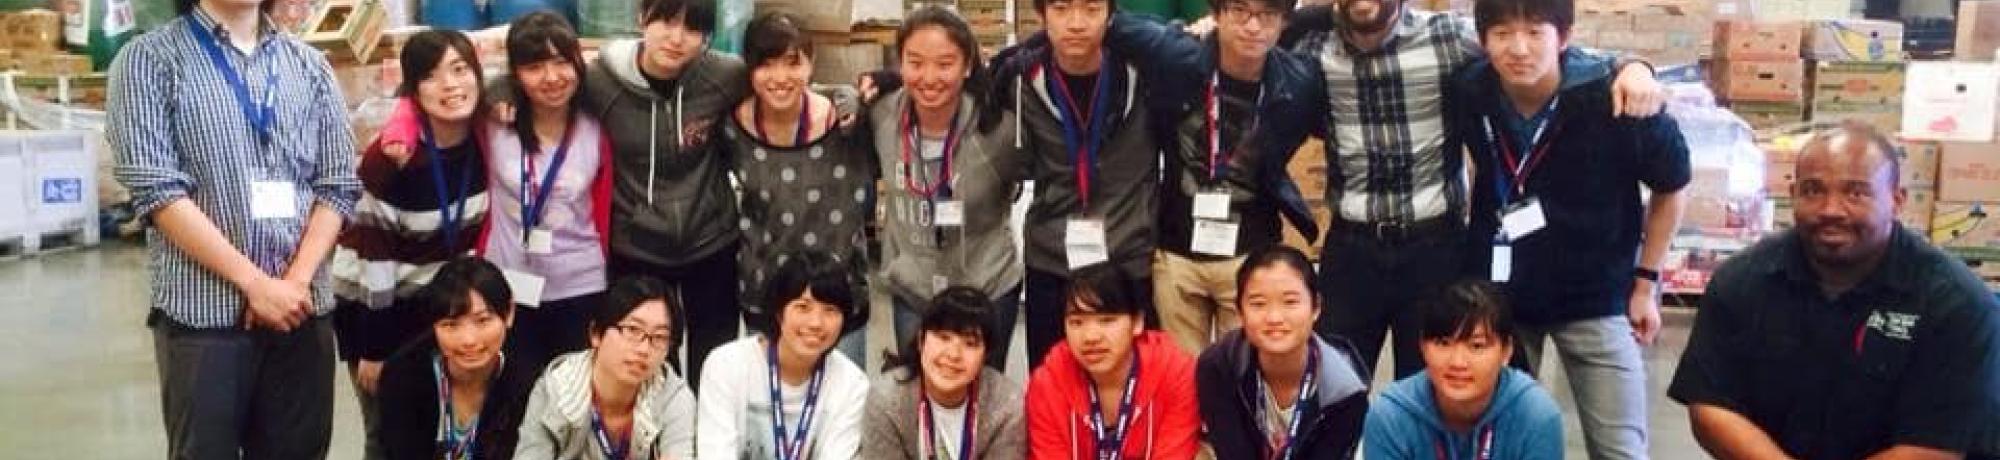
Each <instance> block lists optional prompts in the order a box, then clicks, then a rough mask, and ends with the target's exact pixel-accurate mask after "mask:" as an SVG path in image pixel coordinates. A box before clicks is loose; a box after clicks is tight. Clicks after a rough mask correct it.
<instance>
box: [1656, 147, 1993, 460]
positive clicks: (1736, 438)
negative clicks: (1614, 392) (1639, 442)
mask: <svg viewBox="0 0 2000 460" xmlns="http://www.w3.org/2000/svg"><path fill="white" fill-rule="evenodd" d="M1895 151H1896V150H1895V147H1894V146H1892V145H1890V144H1889V141H1888V139H1886V138H1885V137H1883V136H1882V135H1881V134H1879V133H1877V132H1876V131H1875V130H1874V129H1873V128H1870V127H1867V126H1865V125H1859V124H1848V125H1844V126H1841V127H1839V128H1837V129H1833V130H1831V131H1828V132H1826V133H1823V134H1821V135H1819V136H1818V137H1815V138H1813V140H1812V141H1811V142H1808V143H1807V144H1806V146H1805V148H1804V149H1803V150H1802V151H1801V152H1800V155H1799V162H1798V170H1797V177H1798V181H1797V182H1796V183H1795V184H1794V185H1793V186H1792V191H1793V193H1794V195H1793V196H1795V197H1797V198H1796V199H1797V200H1798V201H1797V207H1796V208H1795V210H1794V211H1793V212H1794V214H1795V217H1796V218H1797V219H1798V223H1799V225H1798V227H1797V228H1795V229H1793V230H1791V231H1788V232H1785V233H1782V234H1779V235H1776V236H1773V237H1771V238H1767V239H1765V240H1764V241H1763V242H1761V243H1758V244H1757V245H1756V246H1754V247H1751V248H1750V249H1749V250H1748V251H1745V252H1744V253H1743V254H1740V255H1738V256H1736V257H1735V258H1732V259H1730V261H1729V262H1728V263H1726V264H1724V265H1723V266H1722V268H1721V269H1719V270H1717V271H1716V274H1715V278H1714V280H1713V281H1710V282H1709V285H1708V293H1707V297H1706V301H1705V302H1703V304H1702V306H1701V312H1700V314H1699V315H1697V316H1696V317H1695V325H1694V335H1693V337H1692V338H1690V339H1689V340H1688V347H1687V352H1686V354H1684V355H1683V356H1682V357H1681V363H1680V369H1679V370H1678V371H1677V372H1676V373H1675V374H1674V382H1673V385H1672V387H1670V388H1668V390H1667V394H1668V396H1671V397H1673V398H1674V400H1675V401H1679V402H1681V403H1683V404H1687V406H1688V415H1689V418H1690V419H1692V425H1693V427H1694V434H1695V439H1696V440H1699V441H1700V442H1701V445H1702V447H1703V448H1704V449H1707V450H1708V452H1709V453H1710V454H1711V455H1714V456H1716V457H1721V458H1780V457H1795V458H1862V457H1869V458H1960V457H1961V456H1963V455H1965V454H1966V453H1968V452H1980V451H1989V452H1990V451H1992V450H1993V449H1994V448H1995V447H2000V446H1995V445H1994V443H1995V438H1996V435H2000V433H1996V432H1994V431H1993V429H1994V427H1996V426H2000V311H1996V309H2000V305H1996V303H1995V302H1994V298H1993V296H1992V294H1991V293H1990V292H1988V291H1987V290H1986V288H1985V286H1983V285H1982V284H1981V283H1980V281H1979V278H1977V277H1975V276H1973V274H1972V273H1971V272H1970V271H1968V270H1966V268H1965V266H1964V264H1962V263H1960V262H1959V261H1957V260H1955V259H1953V258H1951V257H1949V256H1946V255H1945V254H1944V253H1942V252H1939V251H1938V250H1937V249H1936V248H1934V247H1932V246H1930V245H1929V244H1926V243H1925V241H1924V238H1923V236H1921V235H1918V234H1916V233H1914V232H1911V231H1910V230H1908V229H1906V228H1904V227H1903V226H1901V225H1900V224H1897V223H1896V221H1895V216H1896V213H1897V212H1899V211H1900V210H1901V208H1902V207H1903V203H1904V201H1905V200H1906V199H1907V195H1906V194H1905V192H1904V191H1903V190H1902V188H1901V187H1900V184H1898V183H1897V182H1898V181H1897V178H1898V177H1900V176H1899V175H1898V172H1899V171H1898V168H1899V166H1898V164H1897V160H1896V158H1895V155H1896V153H1895Z"/></svg>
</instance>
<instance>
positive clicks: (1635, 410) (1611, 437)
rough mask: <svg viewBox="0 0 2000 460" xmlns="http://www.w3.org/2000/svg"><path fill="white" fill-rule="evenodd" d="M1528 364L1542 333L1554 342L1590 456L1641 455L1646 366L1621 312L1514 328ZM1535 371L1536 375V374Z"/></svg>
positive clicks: (1535, 359)
mask: <svg viewBox="0 0 2000 460" xmlns="http://www.w3.org/2000/svg"><path fill="white" fill-rule="evenodd" d="M1516 332H1517V335H1518V336H1519V338H1520V341H1519V342H1520V344H1521V347H1522V351H1524V352H1525V353H1526V355H1527V358H1528V362H1529V363H1530V367H1534V368H1538V369H1539V368H1540V367H1541V363H1542V339H1543V338H1544V337H1546V338H1549V339H1552V340H1554V341H1555V343H1556V355H1557V356H1558V357H1560V358H1562V366H1563V373H1564V374H1565V375H1567V376H1568V377H1569V389H1570V393H1571V394H1574V395H1575V396H1576V408H1577V412H1578V416H1579V417H1581V421H1582V422H1583V423H1582V425H1583V439H1584V443H1585V445H1586V446H1587V447H1588V450H1589V451H1590V458H1592V459H1598V460H1603V459H1644V458H1647V453H1646V443H1647V439H1646V437H1647V432H1646V369H1645V363H1644V358H1643V357H1641V356H1640V354H1639V343H1638V342H1635V341H1633V339H1632V323H1631V322H1630V321H1629V320H1627V319H1626V318H1625V316H1624V315H1615V316H1606V317H1603V318H1597V319H1587V320H1580V321H1571V322H1567V323H1560V324H1553V325H1548V326H1539V327H1537V326H1528V325H1522V326H1521V327H1519V328H1518V329H1517V331H1516ZM1539 378H1540V377H1539V376H1538V377H1537V379H1539Z"/></svg>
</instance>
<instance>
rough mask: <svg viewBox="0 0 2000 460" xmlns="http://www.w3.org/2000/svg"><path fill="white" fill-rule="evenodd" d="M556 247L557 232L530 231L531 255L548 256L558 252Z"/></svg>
mask: <svg viewBox="0 0 2000 460" xmlns="http://www.w3.org/2000/svg"><path fill="white" fill-rule="evenodd" d="M555 246H556V236H555V232H551V231H548V230H546V229H540V228H538V229H534V230H529V231H528V253H529V254H535V255H548V254H551V253H554V252H556V250H555Z"/></svg>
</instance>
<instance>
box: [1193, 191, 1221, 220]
mask: <svg viewBox="0 0 2000 460" xmlns="http://www.w3.org/2000/svg"><path fill="white" fill-rule="evenodd" d="M1194 218H1195V219H1214V220H1229V192H1228V191H1226V190H1209V191H1203V192H1201V193H1196V194H1194Z"/></svg>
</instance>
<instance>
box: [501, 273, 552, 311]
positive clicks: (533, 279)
mask: <svg viewBox="0 0 2000 460" xmlns="http://www.w3.org/2000/svg"><path fill="white" fill-rule="evenodd" d="M500 276H501V277H503V278H506V279H507V288H508V289H510V290H513V291H514V303H515V304H519V305H521V306H523V307H528V308H536V307H540V306H542V286H543V285H544V284H547V282H548V280H546V279H543V278H542V277H541V276H539V275H535V274H533V273H528V272H521V271H515V270H504V269H503V270H501V271H500Z"/></svg>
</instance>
